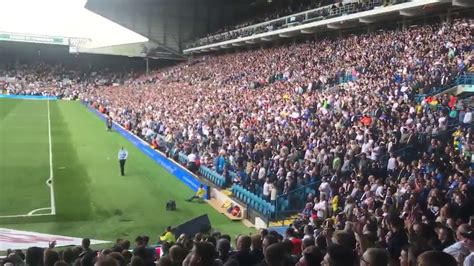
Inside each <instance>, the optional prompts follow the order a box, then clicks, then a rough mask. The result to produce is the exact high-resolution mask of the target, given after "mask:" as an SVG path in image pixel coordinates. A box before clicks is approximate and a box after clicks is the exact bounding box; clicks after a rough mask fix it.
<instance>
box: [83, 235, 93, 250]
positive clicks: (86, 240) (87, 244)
mask: <svg viewBox="0 0 474 266" xmlns="http://www.w3.org/2000/svg"><path fill="white" fill-rule="evenodd" d="M90 246H91V240H90V239H89V238H84V239H82V247H83V248H84V249H89V247H90Z"/></svg>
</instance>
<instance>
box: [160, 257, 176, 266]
mask: <svg viewBox="0 0 474 266" xmlns="http://www.w3.org/2000/svg"><path fill="white" fill-rule="evenodd" d="M157 265H158V266H173V262H172V261H171V259H170V257H161V258H160V259H159V260H158V263H157Z"/></svg>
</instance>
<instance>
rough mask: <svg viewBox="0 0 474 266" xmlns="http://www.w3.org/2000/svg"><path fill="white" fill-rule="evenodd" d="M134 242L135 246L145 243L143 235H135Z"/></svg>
mask: <svg viewBox="0 0 474 266" xmlns="http://www.w3.org/2000/svg"><path fill="white" fill-rule="evenodd" d="M135 244H136V245H137V247H140V246H143V245H145V241H144V239H143V236H137V237H136V238H135Z"/></svg>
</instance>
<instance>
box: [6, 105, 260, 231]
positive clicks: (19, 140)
mask: <svg viewBox="0 0 474 266" xmlns="http://www.w3.org/2000/svg"><path fill="white" fill-rule="evenodd" d="M41 105H42V106H41ZM46 108H47V105H46V102H44V101H26V100H7V99H1V100H0V130H1V131H0V134H1V135H0V137H1V142H0V145H1V146H0V148H1V149H2V150H1V151H0V153H1V154H2V155H1V156H2V157H1V160H0V184H1V186H0V195H3V196H0V204H2V207H1V208H0V210H1V213H0V215H6V214H10V215H11V214H24V213H25V212H26V213H27V212H28V211H31V210H33V209H37V208H42V207H47V206H49V189H48V188H47V186H46V182H45V181H46V179H47V178H45V177H46V176H49V151H48V145H49V142H48V135H47V134H48V130H47V116H42V115H40V114H47V109H46ZM50 108H51V127H52V151H53V169H54V190H55V200H56V212H57V215H56V216H54V217H48V216H43V217H18V218H0V227H5V228H11V229H19V230H29V231H35V232H42V233H52V234H62V235H67V236H76V237H90V238H96V239H106V240H115V239H116V238H128V239H130V240H133V239H132V238H134V237H135V236H137V235H142V234H146V235H149V236H150V237H151V238H152V239H154V240H156V237H157V236H158V235H159V234H161V233H162V232H163V230H164V229H165V227H166V226H168V225H173V226H174V225H178V224H181V223H183V222H185V221H187V220H190V219H192V218H193V217H196V216H199V215H202V214H205V213H207V214H208V215H209V218H210V220H211V223H212V227H213V228H214V229H216V230H219V231H221V232H224V233H228V234H230V235H231V236H232V237H234V236H235V235H237V234H242V233H251V232H253V230H252V229H249V228H247V227H245V226H244V225H243V224H242V223H240V222H232V221H229V220H228V219H227V218H226V217H225V216H224V215H222V214H219V213H218V212H216V211H215V210H214V209H212V207H210V206H209V205H207V204H205V203H201V204H200V203H188V202H186V201H185V200H184V199H185V198H187V197H189V196H190V195H192V193H193V192H192V190H191V189H189V188H188V187H187V186H186V185H184V184H183V183H182V182H181V181H179V180H178V179H177V178H175V177H173V176H172V175H171V174H169V173H168V172H167V171H166V170H165V169H163V168H161V167H160V166H158V165H157V164H156V163H154V162H153V161H152V160H151V159H150V158H148V157H147V156H146V155H144V154H143V153H142V152H140V151H139V150H138V149H136V148H135V147H134V146H133V145H132V144H131V143H129V142H128V141H126V140H125V139H124V138H123V137H121V136H120V135H119V134H118V133H114V132H107V131H106V130H105V124H104V122H102V121H101V120H100V119H99V118H98V117H97V116H95V115H94V114H93V113H92V112H89V111H88V110H87V109H86V108H85V107H84V106H82V105H81V104H80V103H78V102H65V101H51V102H50ZM42 109H44V110H42ZM40 110H41V111H40ZM28 114H31V116H28ZM15 116H16V117H15ZM24 126H27V129H23V127H24ZM17 127H18V128H17ZM15 128H16V129H15ZM23 130H24V131H25V134H24V135H22V134H18V135H17V132H19V131H23ZM121 145H123V146H125V147H126V149H128V151H129V159H128V160H127V164H126V167H125V171H126V173H125V174H126V176H124V177H122V176H120V175H119V165H118V161H117V152H118V149H119V148H120V146H121ZM4 149H5V150H4ZM5 151H6V152H5ZM7 157H8V159H11V158H14V160H13V163H1V162H2V161H6V159H7ZM33 158H35V160H33V161H32V159H33ZM19 180H26V181H24V182H23V181H21V182H19ZM169 199H175V200H176V202H177V206H178V210H177V211H175V212H167V211H166V210H165V202H166V201H168V200H169ZM4 203H8V204H4ZM45 204H46V205H47V206H43V205H45Z"/></svg>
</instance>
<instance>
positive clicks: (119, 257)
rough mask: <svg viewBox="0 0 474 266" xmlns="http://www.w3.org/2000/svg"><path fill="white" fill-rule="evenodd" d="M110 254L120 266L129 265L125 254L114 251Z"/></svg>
mask: <svg viewBox="0 0 474 266" xmlns="http://www.w3.org/2000/svg"><path fill="white" fill-rule="evenodd" d="M108 256H110V257H111V258H113V259H114V260H116V261H117V262H118V264H119V265H120V266H126V265H127V262H126V261H125V258H124V256H123V255H122V254H121V253H119V252H112V253H110V254H109V255H108Z"/></svg>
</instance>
